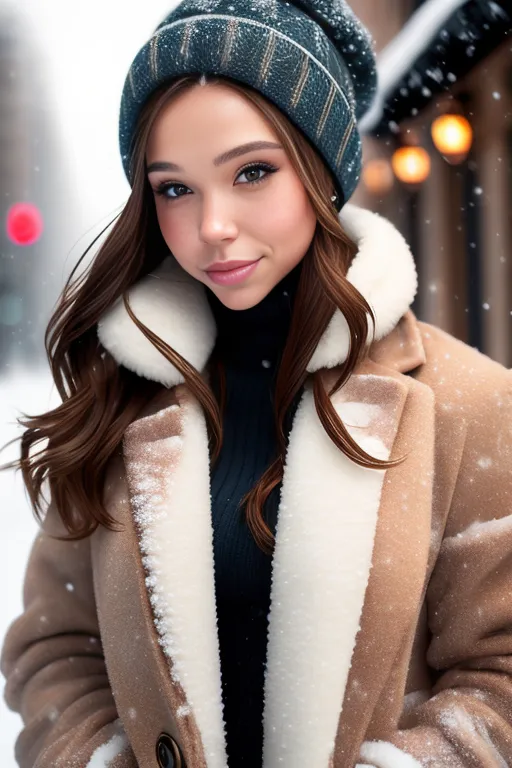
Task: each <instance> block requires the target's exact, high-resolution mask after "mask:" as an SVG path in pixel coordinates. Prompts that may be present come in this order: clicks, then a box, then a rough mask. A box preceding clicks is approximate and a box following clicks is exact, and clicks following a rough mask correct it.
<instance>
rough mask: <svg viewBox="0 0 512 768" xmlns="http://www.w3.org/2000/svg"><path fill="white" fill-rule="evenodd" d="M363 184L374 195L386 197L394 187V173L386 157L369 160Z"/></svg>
mask: <svg viewBox="0 0 512 768" xmlns="http://www.w3.org/2000/svg"><path fill="white" fill-rule="evenodd" d="M362 179H363V184H364V185H365V187H366V189H367V190H368V191H369V192H371V193H372V194H374V195H384V194H386V192H389V191H390V189H391V188H392V186H393V183H394V178H393V171H392V169H391V165H390V163H389V160H387V159H386V158H385V157H379V158H374V159H373V160H369V161H368V162H367V163H366V164H365V165H364V167H363V173H362Z"/></svg>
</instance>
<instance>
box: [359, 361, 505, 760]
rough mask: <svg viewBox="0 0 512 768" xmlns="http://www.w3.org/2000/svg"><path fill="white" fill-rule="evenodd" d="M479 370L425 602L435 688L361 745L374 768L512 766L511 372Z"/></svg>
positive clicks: (471, 385) (492, 365)
mask: <svg viewBox="0 0 512 768" xmlns="http://www.w3.org/2000/svg"><path fill="white" fill-rule="evenodd" d="M479 368H480V366H479V367H476V366H475V369H474V370H473V371H472V373H473V379H472V381H471V383H469V382H468V383H466V385H465V386H466V390H467V391H466V392H465V393H464V395H465V396H466V398H467V401H468V402H469V406H470V407H469V409H468V410H467V411H466V414H465V416H464V415H463V417H465V418H466V419H467V422H468V425H467V426H468V428H467V436H466V443H465V447H464V452H463V457H462V463H461V466H460V470H459V474H458V479H457V485H456V488H455V492H454V497H453V499H452V503H451V506H450V513H449V516H448V520H447V526H446V529H445V535H444V538H443V541H442V545H441V548H440V552H439V556H438V559H437V561H436V565H435V567H434V571H433V574H432V577H431V579H430V582H429V585H428V589H427V594H426V600H427V611H428V619H429V627H430V632H431V639H430V643H429V646H428V651H427V663H428V665H429V666H430V667H431V668H432V669H433V670H434V675H435V678H436V682H435V685H434V686H433V689H432V695H431V698H429V699H428V700H427V701H425V702H423V703H421V704H419V705H417V706H416V707H415V708H414V709H413V710H412V713H410V714H408V716H407V720H406V723H405V725H404V723H403V722H400V723H399V725H400V726H401V727H403V730H397V731H395V732H394V733H391V734H390V736H389V740H387V741H371V742H365V743H364V744H363V745H362V749H361V754H360V759H361V761H362V762H363V763H365V764H371V765H373V766H375V768H398V766H400V768H420V767H421V768H424V767H427V766H428V768H506V767H507V766H512V372H511V371H508V370H507V369H505V368H503V367H502V366H498V365H497V364H496V363H492V362H491V361H487V363H486V365H485V368H484V370H483V372H482V373H481V375H480V371H479ZM460 386H461V384H460V383H459V387H460ZM462 386H464V384H463V385H462ZM459 413H460V412H459Z"/></svg>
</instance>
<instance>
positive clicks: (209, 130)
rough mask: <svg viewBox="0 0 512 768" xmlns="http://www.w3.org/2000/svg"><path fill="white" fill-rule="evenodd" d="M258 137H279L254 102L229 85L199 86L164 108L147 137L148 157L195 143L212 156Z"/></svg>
mask: <svg viewBox="0 0 512 768" xmlns="http://www.w3.org/2000/svg"><path fill="white" fill-rule="evenodd" d="M256 139H261V140H265V139H266V140H269V141H270V140H274V141H277V140H278V138H277V136H276V134H275V131H274V130H273V129H272V126H271V125H270V124H269V123H268V121H267V120H266V118H265V116H264V115H263V114H262V113H261V112H260V110H259V109H258V108H257V107H256V105H255V104H252V103H251V102H250V101H249V100H248V99H246V98H244V96H243V95H242V94H239V93H238V92H236V91H234V90H233V89H231V88H229V87H226V86H221V85H207V86H196V87H194V88H192V89H190V90H189V91H187V92H185V93H183V94H180V95H179V96H178V97H177V98H176V99H174V100H173V101H172V102H171V103H169V104H167V105H165V106H164V107H163V108H162V110H161V111H160V113H159V115H158V116H157V118H156V119H155V122H154V123H153V126H152V129H151V132H150V135H149V138H148V143H147V156H148V160H149V161H150V162H151V161H153V160H159V159H161V158H158V157H156V154H155V153H158V152H161V151H163V150H166V149H169V150H171V149H175V150H176V151H178V150H181V149H183V150H184V151H186V150H187V148H192V147H194V146H200V147H201V149H202V150H206V151H208V150H211V152H210V154H212V155H213V154H217V153H218V152H220V151H221V150H222V149H229V148H230V147H231V146H234V144H235V143H238V144H241V143H244V142H246V141H253V140H256Z"/></svg>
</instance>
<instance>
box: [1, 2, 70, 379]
mask: <svg viewBox="0 0 512 768" xmlns="http://www.w3.org/2000/svg"><path fill="white" fill-rule="evenodd" d="M53 122H54V117H53V110H52V101H51V98H50V97H49V94H48V90H47V80H46V73H45V68H44V66H43V61H42V57H41V52H40V50H39V48H38V46H37V44H36V41H35V40H34V39H32V37H31V35H30V33H29V30H28V29H27V28H26V26H25V24H24V22H23V17H22V15H21V14H20V13H19V9H18V8H17V7H16V5H15V4H11V3H2V2H1V1H0V199H1V214H2V229H1V232H0V373H2V372H4V371H5V368H6V366H9V365H11V364H12V363H15V362H16V361H19V362H23V363H30V364H32V363H41V362H42V361H44V360H45V351H44V344H43V339H44V331H45V328H46V325H47V322H48V319H49V316H50V314H51V311H52V309H53V306H54V304H55V302H56V300H57V297H58V292H59V290H60V287H61V282H62V276H61V270H59V269H57V268H56V264H55V258H54V253H55V244H56V243H57V242H58V238H59V237H60V235H61V232H62V228H63V225H64V223H65V222H66V221H67V219H68V218H69V212H68V214H65V215H64V216H63V217H61V216H60V212H59V211H57V210H55V200H56V199H57V190H58V185H59V173H58V172H59V170H60V175H61V176H62V167H61V165H60V163H59V157H60V153H59V151H58V148H57V147H56V139H55V130H54V124H53ZM59 166H60V167H59ZM16 203H29V204H31V205H33V206H34V207H35V208H36V209H37V210H38V211H39V213H40V214H41V216H42V220H43V231H42V234H41V236H40V237H39V239H38V240H37V241H35V242H33V243H32V244H28V245H23V244H17V243H15V242H13V241H12V239H11V238H10V237H9V236H8V234H7V227H6V223H7V216H8V213H9V211H10V209H11V207H12V206H13V205H14V204H16Z"/></svg>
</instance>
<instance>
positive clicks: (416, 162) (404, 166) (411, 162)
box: [391, 146, 431, 185]
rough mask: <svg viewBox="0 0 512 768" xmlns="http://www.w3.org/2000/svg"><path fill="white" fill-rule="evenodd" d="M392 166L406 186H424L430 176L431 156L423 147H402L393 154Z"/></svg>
mask: <svg viewBox="0 0 512 768" xmlns="http://www.w3.org/2000/svg"><path fill="white" fill-rule="evenodd" d="M391 165H392V167H393V171H394V172H395V176H396V177H397V179H399V180H400V181H402V182H403V183H404V184H413V185H414V184H422V183H423V182H424V181H425V180H426V179H428V177H429V175H430V166H431V163H430V155H429V154H428V152H427V151H426V149H423V147H417V146H407V147H400V148H399V149H397V150H396V151H395V152H394V153H393V157H392V158H391Z"/></svg>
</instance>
